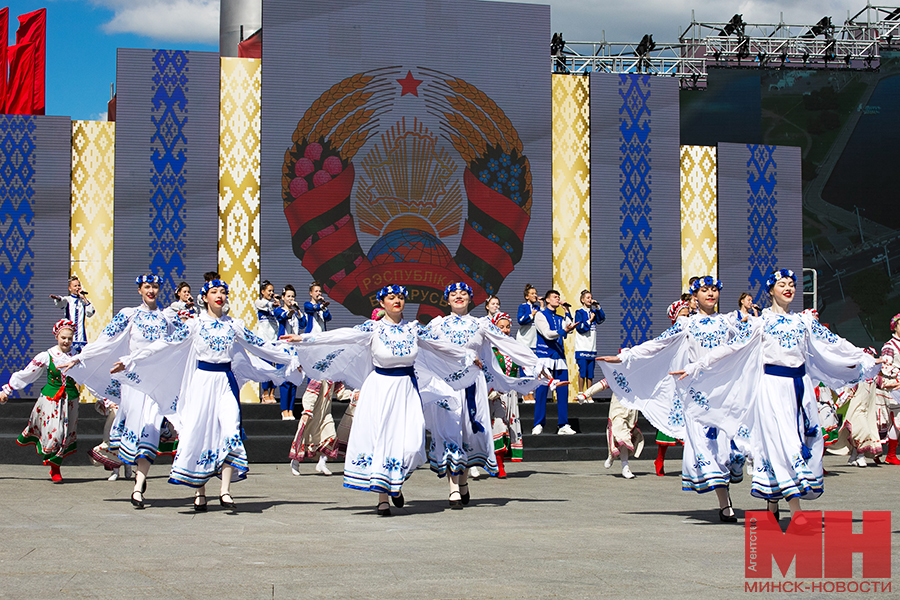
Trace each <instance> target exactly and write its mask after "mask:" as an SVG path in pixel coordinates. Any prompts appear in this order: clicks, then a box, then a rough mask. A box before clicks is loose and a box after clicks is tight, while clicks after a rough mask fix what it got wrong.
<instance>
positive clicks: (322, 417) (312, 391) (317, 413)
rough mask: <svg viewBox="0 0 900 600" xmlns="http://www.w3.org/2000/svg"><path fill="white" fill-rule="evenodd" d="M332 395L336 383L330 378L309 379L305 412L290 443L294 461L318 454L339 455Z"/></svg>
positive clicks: (305, 395)
mask: <svg viewBox="0 0 900 600" xmlns="http://www.w3.org/2000/svg"><path fill="white" fill-rule="evenodd" d="M333 396H334V383H333V382H331V381H318V382H310V384H309V386H307V388H306V391H305V392H303V398H302V403H303V415H302V416H301V418H300V422H299V423H297V433H296V434H295V435H294V442H293V443H292V444H291V452H290V458H291V460H305V459H307V458H315V456H316V454H324V455H325V456H327V457H329V458H335V457H336V456H337V454H338V449H337V432H336V430H335V427H334V417H333V416H332V415H331V400H332V398H333ZM304 421H305V422H304Z"/></svg>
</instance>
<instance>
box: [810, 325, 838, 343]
mask: <svg viewBox="0 0 900 600" xmlns="http://www.w3.org/2000/svg"><path fill="white" fill-rule="evenodd" d="M811 329H812V334H813V335H814V336H815V337H816V339H817V340H821V341H823V342H827V343H829V344H837V343H838V336H837V335H835V334H833V333H831V332H830V331H829V330H828V328H827V327H825V326H824V325H822V324H821V323H819V321H818V320H817V319H813V320H812V327H811Z"/></svg>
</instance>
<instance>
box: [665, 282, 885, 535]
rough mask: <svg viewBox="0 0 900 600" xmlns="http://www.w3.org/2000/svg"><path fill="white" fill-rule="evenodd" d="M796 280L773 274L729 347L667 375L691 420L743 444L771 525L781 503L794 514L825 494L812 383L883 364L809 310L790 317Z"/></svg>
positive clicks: (848, 377) (845, 379)
mask: <svg viewBox="0 0 900 600" xmlns="http://www.w3.org/2000/svg"><path fill="white" fill-rule="evenodd" d="M796 281H797V278H796V276H795V275H794V273H793V271H790V270H788V269H780V270H777V271H775V272H773V273H772V274H771V275H770V276H769V278H768V280H767V281H766V290H767V291H768V292H769V295H770V297H771V300H772V307H771V308H767V309H765V310H764V311H763V313H762V315H761V316H760V317H750V318H749V319H748V321H747V322H746V324H745V325H744V326H742V327H741V328H740V330H739V333H738V335H737V336H736V337H735V338H734V339H732V340H731V342H729V343H728V344H725V345H720V346H718V347H717V348H715V349H714V350H712V351H711V352H708V353H706V354H705V355H703V356H701V357H700V358H699V360H697V361H696V362H693V363H691V364H689V365H688V366H687V367H686V368H685V369H684V370H683V371H676V372H674V373H673V375H678V376H679V379H681V380H682V381H680V382H679V386H680V387H681V388H682V389H683V390H684V391H685V395H686V396H687V397H689V398H690V399H691V401H690V402H689V403H688V404H687V406H686V407H685V410H686V411H687V414H688V417H689V418H690V419H692V420H694V421H697V422H699V423H700V424H701V425H705V426H708V427H716V428H717V429H720V430H722V431H723V432H724V434H725V436H726V437H728V438H733V439H738V440H739V439H742V438H743V439H748V440H749V447H750V453H751V456H752V457H753V466H754V469H753V471H754V472H753V483H752V487H751V494H752V495H753V496H755V497H757V498H763V499H765V500H767V502H768V508H769V510H770V511H772V512H773V513H774V514H775V517H776V519H777V518H778V501H779V500H781V499H785V500H787V502H788V505H789V506H790V509H791V511H792V513H794V514H796V512H797V511H799V510H800V499H801V498H803V499H809V500H812V499H815V498H818V497H819V496H820V495H821V494H822V492H823V489H824V486H823V478H822V475H823V473H822V452H823V449H824V441H823V439H822V432H821V428H820V427H819V417H818V410H817V407H816V397H815V393H814V392H813V383H812V382H813V380H815V381H817V382H818V381H822V382H823V383H825V384H826V385H827V386H829V387H832V388H835V389H837V388H841V387H843V386H844V385H847V384H848V383H852V382H855V381H859V380H860V379H862V378H870V377H874V376H875V375H876V374H877V373H878V367H877V365H876V363H879V362H881V360H880V359H879V360H875V359H873V358H872V357H871V356H869V355H868V354H866V353H865V352H864V351H862V350H861V349H859V348H857V347H855V346H854V345H852V344H851V343H849V342H848V341H846V340H844V339H843V338H840V337H838V336H837V335H835V334H833V333H831V332H830V331H828V329H826V328H825V327H823V326H822V325H821V324H820V323H819V321H818V320H817V319H816V318H815V316H814V315H813V314H811V313H810V312H808V311H806V312H803V313H800V314H796V313H792V312H789V306H790V303H791V301H792V300H793V299H794V293H795V284H796Z"/></svg>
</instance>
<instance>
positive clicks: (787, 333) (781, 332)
mask: <svg viewBox="0 0 900 600" xmlns="http://www.w3.org/2000/svg"><path fill="white" fill-rule="evenodd" d="M792 317H794V318H789V317H787V316H785V315H778V316H777V317H776V318H775V320H774V321H772V320H771V319H767V320H766V324H765V332H766V334H767V335H769V336H771V337H773V338H774V339H776V340H778V345H779V346H781V347H782V348H794V347H795V346H797V344H799V343H800V340H802V339H803V334H804V331H803V324H802V323H801V322H800V318H799V317H796V316H795V315H792Z"/></svg>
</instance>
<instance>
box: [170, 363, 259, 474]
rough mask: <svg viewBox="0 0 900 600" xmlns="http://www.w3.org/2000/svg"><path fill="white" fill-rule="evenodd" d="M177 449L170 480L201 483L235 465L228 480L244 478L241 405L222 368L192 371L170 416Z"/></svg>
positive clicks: (244, 458) (245, 458)
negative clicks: (175, 434) (175, 429)
mask: <svg viewBox="0 0 900 600" xmlns="http://www.w3.org/2000/svg"><path fill="white" fill-rule="evenodd" d="M173 420H175V427H176V428H177V429H178V451H177V452H176V453H175V460H174V462H173V463H172V471H171V473H170V474H169V483H177V484H182V485H187V486H190V487H202V486H204V485H206V482H207V481H209V480H210V479H212V478H213V477H215V476H221V473H222V468H223V467H225V466H226V465H230V466H232V467H234V471H233V475H232V478H231V480H232V481H237V480H239V479H246V477H247V471H249V468H248V466H247V451H246V450H245V449H244V442H243V440H242V439H241V425H240V405H239V404H238V401H237V399H236V398H235V397H234V393H233V392H232V391H231V386H230V385H229V384H228V376H227V374H226V373H223V372H216V371H200V370H197V371H195V372H194V373H193V374H192V376H191V379H190V383H189V384H188V389H187V390H186V391H185V393H184V394H183V397H182V398H181V399H180V400H179V402H178V408H177V411H176V414H175V415H174V416H173Z"/></svg>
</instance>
